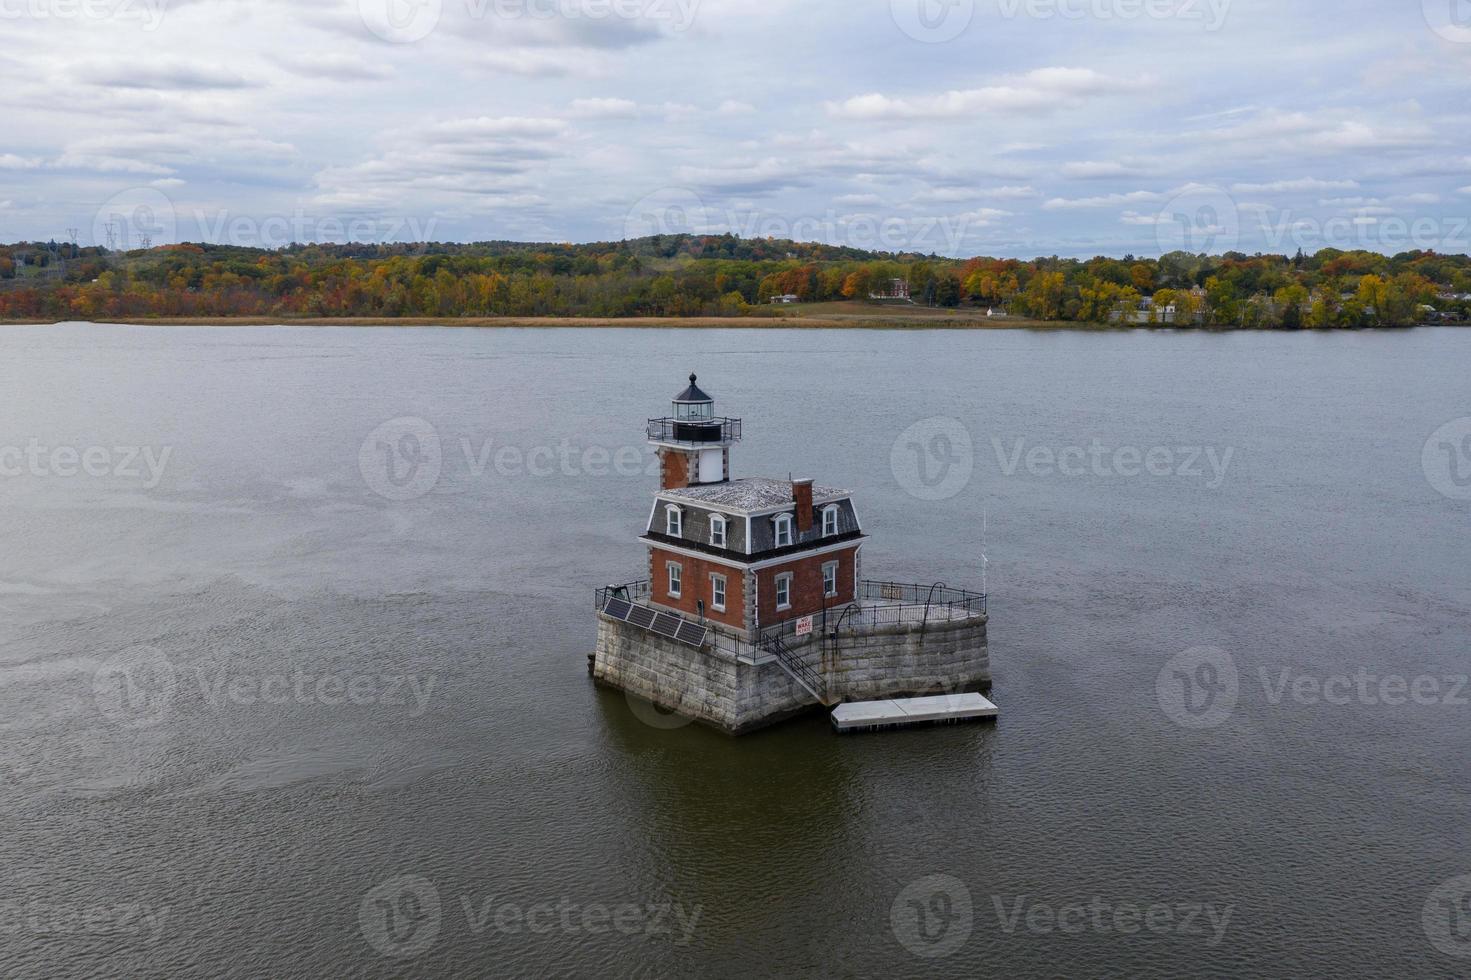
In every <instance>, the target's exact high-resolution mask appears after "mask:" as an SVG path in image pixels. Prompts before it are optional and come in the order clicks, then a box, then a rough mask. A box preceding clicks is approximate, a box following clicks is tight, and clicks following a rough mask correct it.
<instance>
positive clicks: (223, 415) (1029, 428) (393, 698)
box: [0, 324, 1471, 977]
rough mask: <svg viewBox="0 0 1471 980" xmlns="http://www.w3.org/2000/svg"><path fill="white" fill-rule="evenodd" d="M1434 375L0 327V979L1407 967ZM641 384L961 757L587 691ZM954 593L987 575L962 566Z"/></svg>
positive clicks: (1465, 730) (1438, 412) (632, 465)
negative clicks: (895, 596) (953, 661)
mask: <svg viewBox="0 0 1471 980" xmlns="http://www.w3.org/2000/svg"><path fill="white" fill-rule="evenodd" d="M1468 364H1471V331H1464V330H1461V331H1458V330H1453V329H1422V330H1415V331H1410V332H1394V333H1390V332H1384V333H1336V334H1293V335H1289V334H1267V333H1229V334H1201V333H1173V332H1138V333H1130V332H1108V333H1085V332H1023V331H994V332H990V331H985V332H945V331H937V332H880V331H851V332H849V331H839V332H826V331H800V332H798V331H794V332H785V331H747V330H691V331H685V330H656V331H634V330H629V331H623V330H504V331H487V330H473V329H416V328H401V329H400V328H384V329H326V328H316V329H312V328H258V329H257V328H184V327H169V328H144V327H123V326H93V325H81V324H67V325H60V326H56V327H46V328H40V327H35V328H31V327H27V328H6V329H4V330H0V470H3V473H4V475H3V476H0V495H3V497H0V499H3V502H4V506H3V508H0V543H3V547H0V636H3V643H0V736H3V737H0V821H3V823H0V828H3V829H0V859H3V867H4V868H5V870H6V885H7V887H6V888H5V889H4V892H3V894H0V973H3V974H4V975H5V976H7V977H31V976H34V977H54V976H67V975H87V976H96V975H127V976H135V977H136V976H180V975H191V974H232V975H242V976H243V975H258V976H295V975H302V976H305V975H319V974H330V975H346V974H349V973H353V974H363V975H444V974H459V975H472V974H478V975H507V976H508V975H527V974H541V975H567V976H605V975H606V976H615V975H639V976H662V975H676V974H691V973H695V972H702V973H704V974H707V975H711V976H740V975H778V976H809V975H816V974H830V975H837V976H901V975H914V974H919V973H933V974H937V975H954V976H975V975H978V974H996V975H1003V976H1061V975H1067V976H1084V975H1102V974H1112V973H1118V974H1128V975H1131V976H1140V977H1144V976H1160V977H1164V976H1176V975H1180V974H1209V975H1217V976H1221V975H1273V976H1288V975H1303V974H1309V973H1313V974H1335V975H1342V976H1348V975H1360V976H1370V975H1373V976H1391V975H1402V976H1410V975H1414V976H1427V977H1434V976H1447V977H1449V976H1456V975H1464V974H1465V972H1466V970H1467V969H1468V968H1471V959H1465V958H1458V954H1459V956H1460V957H1464V956H1467V955H1471V879H1463V878H1462V877H1461V876H1464V875H1467V874H1471V848H1468V844H1471V706H1468V703H1467V702H1468V700H1471V690H1465V689H1463V685H1464V678H1465V676H1466V675H1467V674H1468V673H1471V649H1468V647H1471V644H1468V637H1471V611H1468V609H1471V572H1468V568H1471V546H1468V540H1471V539H1468V529H1471V520H1468V519H1471V503H1468V501H1467V500H1466V499H1465V497H1466V496H1467V495H1471V490H1467V488H1466V487H1464V486H1463V485H1462V482H1464V477H1466V476H1468V475H1471V438H1465V439H1464V440H1463V437H1466V436H1471V423H1467V422H1464V421H1462V422H1459V423H1458V422H1457V420H1458V419H1459V420H1464V418H1465V417H1466V416H1467V415H1471V375H1468V374H1467V370H1466V366H1467V365H1468ZM691 371H698V372H699V374H700V383H701V386H702V387H704V388H706V389H707V390H708V391H710V392H711V393H712V394H713V395H714V396H715V397H716V399H717V405H716V407H717V411H719V412H722V413H725V414H730V415H736V416H740V417H743V418H744V419H745V434H746V440H745V442H744V443H743V444H742V445H741V446H740V447H739V448H738V449H737V450H736V451H735V454H734V468H735V471H736V474H737V475H769V476H781V477H785V476H787V475H788V474H795V475H797V476H809V477H814V478H816V479H818V480H819V482H822V483H826V484H831V485H838V486H845V487H849V488H851V489H853V490H854V491H855V492H856V494H857V503H858V507H859V514H860V516H861V517H862V519H863V521H864V523H865V527H866V529H867V530H868V531H869V532H870V534H871V535H872V539H871V540H870V541H869V543H868V544H867V545H866V547H865V550H864V573H865V575H866V576H867V577H869V578H886V579H894V580H900V581H906V582H924V583H930V582H936V581H944V582H947V583H948V584H950V585H952V586H959V587H970V588H980V587H982V585H983V584H984V587H985V588H986V589H987V591H989V593H990V594H991V612H992V621H991V655H992V660H993V665H994V672H995V678H996V681H995V688H994V690H993V692H992V693H993V697H994V699H995V700H996V701H997V703H998V704H999V705H1000V706H1001V712H1002V715H1001V719H1000V721H999V723H998V724H997V725H995V726H991V727H962V728H951V729H934V730H925V731H913V732H905V733H896V734H888V735H878V736H865V737H853V738H839V737H837V736H834V735H833V734H831V733H830V731H829V730H828V727H827V725H826V721H825V719H824V718H823V717H821V716H816V717H813V718H810V719H802V720H799V721H797V722H794V723H791V724H788V725H785V726H781V727H778V728H775V729H771V730H768V731H765V732H762V733H760V734H757V735H753V736H750V737H747V738H743V739H739V740H733V739H729V738H726V737H724V736H722V735H720V734H717V733H714V732H711V731H708V730H705V729H702V728H699V727H693V726H690V727H686V726H681V725H679V724H678V723H677V722H676V721H673V720H671V719H667V718H663V717H661V716H659V715H658V714H657V713H652V712H650V711H648V710H646V709H645V708H644V707H643V706H640V705H636V704H630V703H629V702H628V701H627V700H626V699H625V698H624V697H623V696H621V695H620V694H618V693H617V692H612V691H606V690H600V689H598V688H596V687H594V686H593V685H592V683H591V681H590V680H589V678H588V676H587V670H586V658H587V655H588V653H590V652H591V648H592V642H593V636H594V614H593V590H594V589H595V588H596V587H598V586H601V585H605V584H608V583H615V582H625V581H629V580H632V579H635V578H639V577H641V575H642V568H643V566H642V557H641V554H640V547H639V545H638V544H637V543H636V540H635V538H636V536H637V534H638V533H640V532H641V531H642V529H643V525H644V522H645V521H646V520H647V515H648V508H649V505H650V492H651V490H652V489H653V487H654V483H655V481H654V478H653V477H652V475H650V473H649V472H647V469H646V467H647V461H648V457H647V455H646V454H645V447H644V446H643V443H642V441H641V440H642V432H643V424H644V421H645V420H646V419H647V418H649V417H651V416H655V415H661V414H664V413H665V412H666V411H667V410H668V400H669V399H670V397H671V396H673V395H674V394H675V392H677V391H678V390H680V389H681V388H682V387H683V385H684V384H685V383H686V377H687V375H688V374H689V373H690V372H691ZM983 554H984V556H985V561H983V558H982V555H983Z"/></svg>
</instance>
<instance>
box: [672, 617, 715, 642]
mask: <svg viewBox="0 0 1471 980" xmlns="http://www.w3.org/2000/svg"><path fill="white" fill-rule="evenodd" d="M709 632H710V631H709V630H708V629H706V628H705V627H703V626H699V625H697V624H695V623H683V624H681V625H680V627H679V631H678V633H676V634H675V637H674V638H675V639H676V640H678V641H679V642H680V643H686V644H688V645H690V646H692V647H702V646H704V645H705V637H706V636H707V635H708V634H709Z"/></svg>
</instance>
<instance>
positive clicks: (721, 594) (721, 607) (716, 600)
mask: <svg viewBox="0 0 1471 980" xmlns="http://www.w3.org/2000/svg"><path fill="white" fill-rule="evenodd" d="M710 608H711V609H714V610H715V611H716V612H725V576H724V575H711V576H710Z"/></svg>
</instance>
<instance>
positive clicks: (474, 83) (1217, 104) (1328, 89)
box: [0, 0, 1471, 257]
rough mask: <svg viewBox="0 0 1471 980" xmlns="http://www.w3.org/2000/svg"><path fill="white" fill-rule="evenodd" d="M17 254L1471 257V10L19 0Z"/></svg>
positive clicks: (6, 161)
mask: <svg viewBox="0 0 1471 980" xmlns="http://www.w3.org/2000/svg"><path fill="white" fill-rule="evenodd" d="M0 38H3V40H4V43H3V44H0V119H3V124H0V240H3V241H9V240H17V239H28V238H51V237H55V238H62V237H64V236H65V235H67V234H68V229H75V231H76V234H77V239H78V241H79V242H80V243H81V244H92V243H96V244H106V238H107V237H108V235H109V233H110V234H111V235H112V236H114V239H115V242H116V244H118V245H120V246H121V245H131V246H136V245H137V244H139V243H140V242H141V241H142V240H143V236H147V238H148V240H151V241H152V242H153V244H163V243H166V242H169V241H178V240H190V241H200V240H205V241H234V242H237V243H241V244H266V245H279V244H282V243H283V242H285V241H290V240H293V239H296V240H337V241H341V240H346V239H348V238H352V239H356V240H375V241H383V240H408V241H413V240H420V239H425V238H432V239H436V240H462V241H464V240H483V239H516V240H535V241H591V240H609V239H620V238H624V237H630V236H634V235H640V234H647V233H649V232H651V231H682V230H691V229H693V230H706V231H723V230H731V231H735V232H738V233H740V234H742V235H745V236H748V237H754V236H764V235H776V236H779V237H795V238H799V239H805V240H814V239H816V240H824V241H829V242H837V243H846V244H852V245H856V246H860V247H870V248H884V249H900V248H902V249H918V250H922V251H935V252H939V253H941V254H948V255H973V254H995V255H1012V256H1020V257H1031V256H1035V255H1045V254H1054V253H1056V254H1062V255H1093V254H1120V255H1121V254H1123V253H1126V252H1134V253H1136V254H1159V253H1160V252H1161V251H1166V250H1169V249H1173V248H1179V247H1186V248H1193V249H1195V250H1212V251H1221V250H1224V249H1226V248H1231V247H1239V248H1242V249H1244V250H1246V251H1256V250H1272V251H1292V250H1294V249H1295V248H1296V247H1298V246H1299V245H1301V246H1302V247H1304V248H1306V249H1307V250H1309V251H1312V250H1314V249H1316V248H1319V247H1322V246H1323V245H1325V244H1333V245H1338V246H1340V247H1352V246H1358V247H1368V248H1374V249H1377V250H1380V251H1387V252H1391V253H1392V252H1396V251H1402V250H1405V249H1408V248H1413V247H1422V248H1438V249H1442V250H1447V251H1471V231H1468V228H1467V219H1468V217H1471V147H1468V143H1471V0H1424V2H1423V4H1422V2H1421V0H1398V2H1393V3H1389V2H1385V0H1331V2H1330V0H167V2H165V0H0Z"/></svg>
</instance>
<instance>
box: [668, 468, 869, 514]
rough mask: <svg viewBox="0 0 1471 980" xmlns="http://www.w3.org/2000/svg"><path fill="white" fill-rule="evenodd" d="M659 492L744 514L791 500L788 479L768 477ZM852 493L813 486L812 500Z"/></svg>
mask: <svg viewBox="0 0 1471 980" xmlns="http://www.w3.org/2000/svg"><path fill="white" fill-rule="evenodd" d="M659 496H661V497H663V498H665V499H667V500H673V501H676V502H681V503H691V504H694V505H696V506H699V507H708V508H711V509H713V510H724V511H731V512H733V513H744V514H752V513H758V512H760V511H766V510H778V509H780V508H782V507H786V506H791V505H792V504H793V501H792V481H791V480H767V479H762V478H759V477H757V478H752V479H745V480H730V481H728V482H726V483H711V484H707V485H705V486H694V487H685V488H684V489H682V490H664V491H662V492H661V493H660V494H659ZM851 496H853V494H852V493H851V492H850V491H848V490H839V489H837V488H835V487H818V486H814V487H813V488H812V502H813V504H828V503H833V502H834V501H838V500H845V499H847V498H849V497H851Z"/></svg>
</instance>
